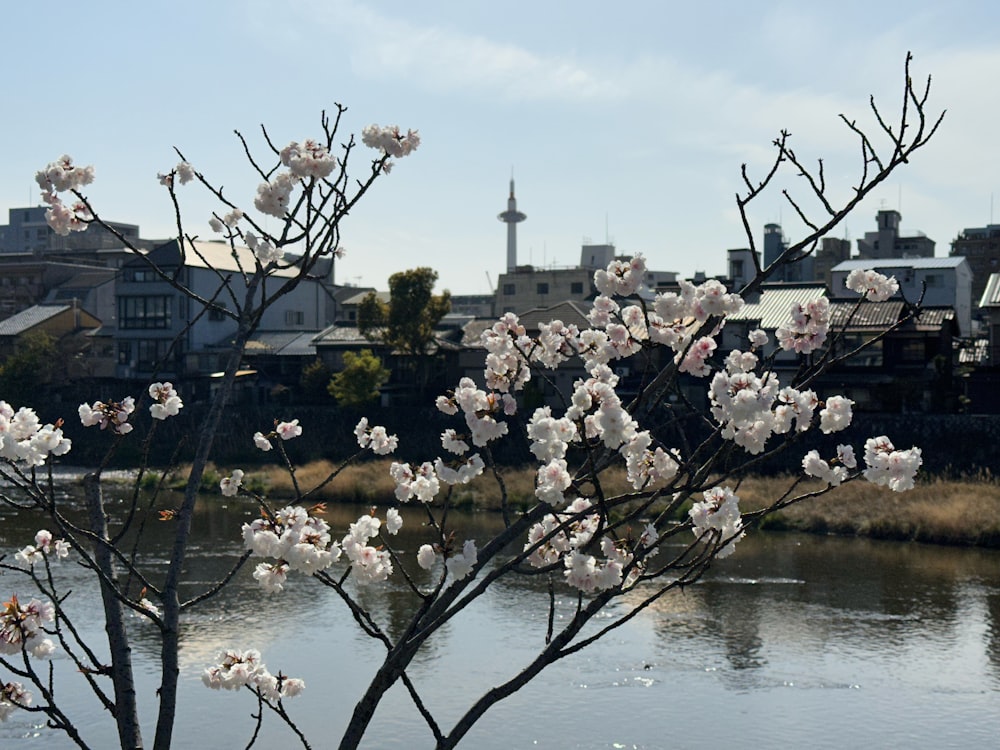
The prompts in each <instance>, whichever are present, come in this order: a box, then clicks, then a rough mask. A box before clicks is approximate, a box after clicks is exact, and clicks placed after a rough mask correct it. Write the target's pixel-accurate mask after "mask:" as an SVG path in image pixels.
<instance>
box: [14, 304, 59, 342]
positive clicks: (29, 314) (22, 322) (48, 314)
mask: <svg viewBox="0 0 1000 750" xmlns="http://www.w3.org/2000/svg"><path fill="white" fill-rule="evenodd" d="M69 309H70V306H69V305H34V306H33V307H29V308H28V309H27V310H22V311H21V312H19V313H16V314H14V315H11V316H10V317H9V318H7V319H6V320H0V336H20V335H21V334H22V333H24V332H25V331H28V330H30V329H32V328H34V327H35V326H37V325H38V324H39V323H44V322H45V321H46V320H48V319H49V318H54V317H55V316H56V315H58V314H59V313H61V312H65V311H66V310H69Z"/></svg>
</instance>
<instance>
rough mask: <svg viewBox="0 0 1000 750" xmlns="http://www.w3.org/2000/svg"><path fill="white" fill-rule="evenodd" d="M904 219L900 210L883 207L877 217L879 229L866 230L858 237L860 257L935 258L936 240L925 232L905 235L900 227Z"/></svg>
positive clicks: (877, 258) (878, 258)
mask: <svg viewBox="0 0 1000 750" xmlns="http://www.w3.org/2000/svg"><path fill="white" fill-rule="evenodd" d="M901 219H902V216H901V215H900V213H899V211H893V210H891V209H882V210H881V211H879V212H878V214H877V215H876V217H875V221H876V224H877V230H876V231H874V232H865V236H864V238H861V239H858V257H859V258H870V259H876V260H881V259H885V258H933V257H934V240H932V239H931V238H929V237H928V236H927V235H926V234H924V233H923V232H913V233H911V234H909V235H903V234H902V233H901V230H900V228H899V222H900V220H901Z"/></svg>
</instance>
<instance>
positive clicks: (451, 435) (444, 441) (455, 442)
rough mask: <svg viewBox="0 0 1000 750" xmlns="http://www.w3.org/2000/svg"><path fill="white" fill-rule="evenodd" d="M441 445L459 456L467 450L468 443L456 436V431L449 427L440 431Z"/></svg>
mask: <svg viewBox="0 0 1000 750" xmlns="http://www.w3.org/2000/svg"><path fill="white" fill-rule="evenodd" d="M441 447H443V448H444V449H445V450H446V451H449V452H451V453H454V454H455V455H457V456H461V455H462V454H463V453H465V452H467V451H468V450H469V444H468V443H467V442H465V441H464V440H462V439H461V438H460V437H459V436H458V433H457V432H455V430H453V429H451V428H449V429H447V430H445V431H444V432H442V433H441Z"/></svg>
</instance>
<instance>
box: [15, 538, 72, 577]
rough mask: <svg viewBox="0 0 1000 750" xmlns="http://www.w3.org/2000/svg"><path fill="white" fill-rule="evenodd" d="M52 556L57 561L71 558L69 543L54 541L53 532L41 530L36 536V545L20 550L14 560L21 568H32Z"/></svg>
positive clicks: (61, 540)
mask: <svg viewBox="0 0 1000 750" xmlns="http://www.w3.org/2000/svg"><path fill="white" fill-rule="evenodd" d="M50 556H52V559H55V560H62V559H64V558H66V557H69V542H67V541H66V540H65V539H54V538H53V537H52V532H51V531H48V530H47V529H39V530H38V533H36V534H35V543H34V544H29V545H28V546H26V547H24V548H23V549H20V550H18V552H17V553H16V554H15V555H14V559H15V560H17V562H18V563H19V564H20V565H21V566H23V567H25V568H31V567H33V566H34V565H35V564H36V563H41V562H44V561H45V559H46V558H47V557H50Z"/></svg>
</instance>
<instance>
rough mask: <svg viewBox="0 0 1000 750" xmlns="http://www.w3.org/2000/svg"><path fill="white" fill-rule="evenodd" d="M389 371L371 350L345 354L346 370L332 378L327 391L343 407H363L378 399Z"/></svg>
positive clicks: (387, 378)
mask: <svg viewBox="0 0 1000 750" xmlns="http://www.w3.org/2000/svg"><path fill="white" fill-rule="evenodd" d="M388 380H389V370H388V369H387V368H386V367H385V366H384V365H383V364H382V360H380V359H379V358H378V357H376V356H375V353H374V352H373V351H372V350H371V349H362V350H361V351H360V352H358V353H357V354H355V353H354V352H345V354H344V369H343V370H341V371H340V372H338V373H336V374H335V375H334V376H333V377H332V378H330V384H329V385H328V386H327V387H326V390H327V391H328V392H329V394H330V395H331V396H333V397H334V398H335V399H337V401H338V402H339V403H340V404H341V405H342V406H362V405H363V404H367V403H369V402H371V401H374V400H375V399H377V398H378V393H379V388H381V387H382V386H383V385H384V384H385V383H386V382H387V381H388Z"/></svg>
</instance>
